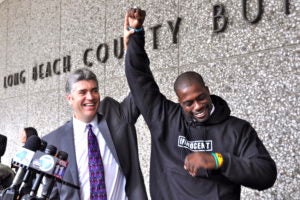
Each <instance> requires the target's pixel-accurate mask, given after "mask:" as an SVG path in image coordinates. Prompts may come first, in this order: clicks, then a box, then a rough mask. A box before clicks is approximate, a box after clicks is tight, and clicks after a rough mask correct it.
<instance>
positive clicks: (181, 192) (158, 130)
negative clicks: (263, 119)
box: [125, 32, 277, 200]
mask: <svg viewBox="0 0 300 200" xmlns="http://www.w3.org/2000/svg"><path fill="white" fill-rule="evenodd" d="M144 45H145V41H144V32H140V33H135V34H134V35H132V36H131V37H130V40H129V46H128V49H127V53H126V59H125V66H126V69H125V71H126V76H127V80H128V83H129V87H130V89H131V92H132V95H133V97H134V100H135V103H136V104H137V106H138V108H139V109H140V111H141V114H142V115H143V117H144V119H145V121H146V123H147V125H148V127H149V129H150V132H151V142H152V143H151V163H150V193H151V197H152V199H153V200H196V199H197V200H201V199H203V200H214V199H226V200H235V199H240V192H241V185H243V186H246V187H250V188H253V189H258V190H264V189H267V188H269V187H271V186H272V185H273V184H274V182H275V180H276V175H277V171H276V165H275V163H274V161H273V160H272V158H271V157H270V155H269V153H268V151H267V150H266V148H265V147H264V145H263V144H262V142H261V140H260V139H259V138H258V136H257V133H256V131H255V130H254V129H253V127H252V126H251V125H250V124H249V123H248V122H247V121H245V120H242V119H239V118H236V117H233V116H230V109H229V107H228V105H227V103H226V102H225V101H224V100H223V99H222V98H220V97H218V96H214V95H212V96H211V98H212V102H213V104H214V107H215V110H214V112H213V114H212V115H211V116H210V118H209V119H208V120H207V121H205V122H203V123H199V122H194V121H193V120H192V119H191V118H189V117H187V116H186V115H185V113H184V112H183V110H182V108H181V106H180V104H178V103H174V102H172V101H170V100H168V99H167V98H166V97H165V96H164V95H163V94H161V93H160V91H159V87H158V86H157V84H156V82H155V80H154V77H153V75H152V73H151V71H150V68H149V64H150V62H149V59H148V56H147V54H146V52H145V49H144ZM197 151H202V152H220V153H221V154H222V155H223V157H224V164H223V166H222V167H221V169H218V170H200V171H199V173H198V176H196V177H192V176H190V175H189V174H188V173H187V172H186V171H185V170H184V168H183V165H184V159H185V156H186V155H187V154H189V153H190V152H197Z"/></svg>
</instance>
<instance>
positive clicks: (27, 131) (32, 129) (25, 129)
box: [24, 127, 38, 139]
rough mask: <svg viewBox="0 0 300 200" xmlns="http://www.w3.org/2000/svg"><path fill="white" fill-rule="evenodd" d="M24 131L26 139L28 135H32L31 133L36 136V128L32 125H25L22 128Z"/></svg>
mask: <svg viewBox="0 0 300 200" xmlns="http://www.w3.org/2000/svg"><path fill="white" fill-rule="evenodd" d="M24 131H25V134H26V139H28V138H29V137H30V136H33V135H36V136H38V132H37V130H36V129H35V128H33V127H26V128H24Z"/></svg>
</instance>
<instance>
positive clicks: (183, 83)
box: [174, 71, 205, 96]
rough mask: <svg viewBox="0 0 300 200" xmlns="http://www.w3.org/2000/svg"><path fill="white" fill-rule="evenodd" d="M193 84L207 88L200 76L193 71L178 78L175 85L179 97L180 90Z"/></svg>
mask: <svg viewBox="0 0 300 200" xmlns="http://www.w3.org/2000/svg"><path fill="white" fill-rule="evenodd" d="M193 84H197V85H200V86H202V87H205V83H204V81H203V78H202V76H201V75H200V74H198V73H197V72H193V71H187V72H184V73H182V74H180V75H179V76H178V77H177V79H176V81H175V83H174V91H175V93H176V94H177V96H178V91H179V90H182V89H184V88H186V87H188V86H191V85H193Z"/></svg>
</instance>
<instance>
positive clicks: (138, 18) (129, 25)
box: [123, 8, 146, 50]
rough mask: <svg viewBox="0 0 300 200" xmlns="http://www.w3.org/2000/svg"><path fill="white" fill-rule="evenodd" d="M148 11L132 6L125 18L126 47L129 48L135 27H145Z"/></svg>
mask: <svg viewBox="0 0 300 200" xmlns="http://www.w3.org/2000/svg"><path fill="white" fill-rule="evenodd" d="M145 17H146V12H145V11H144V10H141V9H140V8H130V9H129V10H128V11H127V13H126V15H125V19H124V38H123V40H124V48H125V50H126V49H127V46H128V41H129V37H130V35H132V34H133V33H134V29H139V28H142V27H143V23H144V20H145Z"/></svg>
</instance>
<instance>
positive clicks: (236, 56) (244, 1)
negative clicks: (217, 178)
mask: <svg viewBox="0 0 300 200" xmlns="http://www.w3.org/2000/svg"><path fill="white" fill-rule="evenodd" d="M134 5H138V6H140V7H142V8H143V9H145V10H146V11H147V17H146V20H145V24H144V25H145V30H146V48H147V51H148V54H149V57H150V60H151V67H152V70H153V74H154V76H155V78H156V80H157V82H158V84H159V86H160V88H161V90H162V92H163V93H164V94H165V95H166V96H168V97H169V98H171V99H173V100H174V101H177V99H176V97H175V93H174V92H173V82H174V80H175V78H176V77H177V76H178V74H180V73H181V72H184V71H187V70H194V71H197V72H199V73H201V74H202V75H203V77H204V79H205V81H206V82H207V85H208V86H209V88H210V91H211V93H213V94H217V95H219V96H221V97H223V98H224V99H226V100H227V101H228V103H229V106H230V108H231V110H232V114H233V115H235V116H237V117H240V118H243V119H246V120H248V121H250V122H251V124H252V125H253V126H254V127H255V129H256V130H257V132H258V135H259V137H260V138H261V139H262V140H263V142H264V144H265V145H266V147H267V149H268V150H269V152H270V154H271V156H272V157H273V159H274V160H275V162H276V164H277V168H278V177H277V181H276V183H275V185H274V187H272V188H271V189H268V190H266V191H263V192H259V191H254V190H251V189H248V188H243V190H242V199H249V200H252V199H265V200H270V199H299V198H300V192H299V184H300V171H299V166H300V156H299V145H300V141H299V136H300V135H299V130H300V126H299V123H300V104H299V101H300V98H299V94H300V87H299V84H300V69H299V67H300V66H299V63H300V34H299V33H300V2H299V1H297V0H270V1H263V0H240V1H235V0H192V1H187V0H184V1H183V0H181V1H179V0H176V1H174V0H165V1H159V0H149V1H141V0H140V1H119V0H110V1H108V0H97V1H96V0H89V1H83V0H3V1H0V80H1V81H0V83H1V86H0V108H1V112H0V119H1V120H0V129H1V134H4V135H6V136H7V137H8V145H7V149H6V153H5V155H4V156H3V157H2V162H3V163H6V164H10V160H11V158H12V157H13V156H14V153H15V150H16V148H17V147H19V146H20V145H21V144H20V142H19V137H20V136H19V130H20V129H21V128H23V127H26V126H33V127H35V128H36V129H37V130H38V132H39V135H40V136H43V135H45V134H47V133H48V132H50V131H51V130H54V129H55V128H56V127H58V126H60V125H62V124H63V123H65V122H66V121H67V120H69V119H70V118H71V110H70V108H69V105H68V104H67V102H66V100H65V99H64V84H65V80H66V77H67V76H68V74H69V73H70V72H71V71H73V70H74V69H77V68H80V67H88V68H90V69H91V70H93V71H94V72H95V73H96V74H97V75H98V78H99V83H100V94H101V96H102V97H104V96H112V97H114V98H116V99H118V100H122V99H123V98H124V97H125V96H126V95H127V93H128V91H129V90H128V86H127V82H126V78H125V73H124V51H123V46H122V42H121V41H122V34H123V19H124V14H125V11H126V10H127V9H128V8H129V7H131V6H134ZM137 131H138V141H139V151H140V160H141V164H142V169H143V173H144V176H145V181H146V185H147V187H148V181H149V155H150V145H151V142H150V136H149V130H148V129H147V126H146V124H145V122H144V121H143V119H142V117H140V118H139V120H138V123H137Z"/></svg>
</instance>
